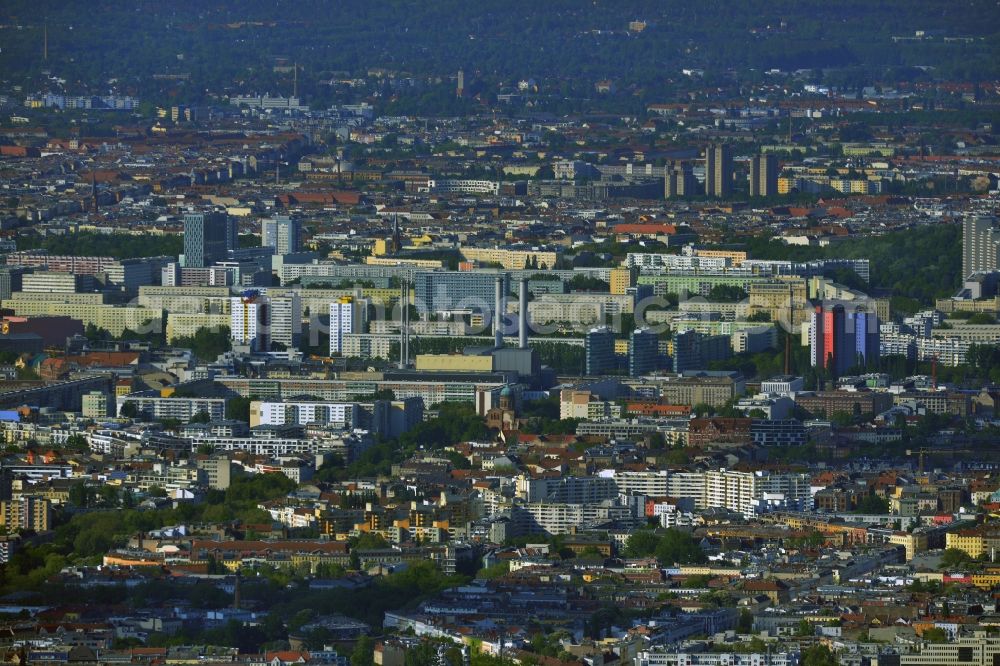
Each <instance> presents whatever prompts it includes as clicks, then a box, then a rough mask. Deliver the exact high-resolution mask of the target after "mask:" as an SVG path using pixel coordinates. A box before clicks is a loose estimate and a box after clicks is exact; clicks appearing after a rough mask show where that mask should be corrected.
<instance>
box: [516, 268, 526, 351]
mask: <svg viewBox="0 0 1000 666" xmlns="http://www.w3.org/2000/svg"><path fill="white" fill-rule="evenodd" d="M517 295H518V303H517V346H518V347H520V348H521V349H527V348H528V279H527V278H521V284H520V289H519V290H518V293H517Z"/></svg>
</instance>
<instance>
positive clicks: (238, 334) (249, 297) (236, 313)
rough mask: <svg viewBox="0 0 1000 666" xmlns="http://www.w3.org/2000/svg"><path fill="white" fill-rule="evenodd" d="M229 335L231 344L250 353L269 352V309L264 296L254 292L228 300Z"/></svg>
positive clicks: (247, 292)
mask: <svg viewBox="0 0 1000 666" xmlns="http://www.w3.org/2000/svg"><path fill="white" fill-rule="evenodd" d="M229 309H230V334H231V336H232V339H233V342H235V343H237V344H241V345H248V346H249V347H250V349H251V350H252V351H255V352H268V351H270V350H271V339H270V331H271V309H270V303H269V302H268V299H267V297H266V296H264V295H263V294H261V293H260V292H257V291H254V290H248V291H245V292H243V294H242V295H240V296H234V297H233V298H232V299H231V300H230V306H229Z"/></svg>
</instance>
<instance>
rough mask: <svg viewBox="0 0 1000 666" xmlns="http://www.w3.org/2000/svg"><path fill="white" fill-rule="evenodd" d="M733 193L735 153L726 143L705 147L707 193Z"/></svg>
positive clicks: (726, 195) (725, 195)
mask: <svg viewBox="0 0 1000 666" xmlns="http://www.w3.org/2000/svg"><path fill="white" fill-rule="evenodd" d="M732 193H733V153H732V150H731V149H730V148H729V146H728V145H726V144H724V143H720V144H713V145H711V146H708V147H707V148H705V194H707V195H708V196H710V197H728V196H729V195H731V194H732Z"/></svg>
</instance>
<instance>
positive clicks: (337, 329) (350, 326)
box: [330, 296, 367, 356]
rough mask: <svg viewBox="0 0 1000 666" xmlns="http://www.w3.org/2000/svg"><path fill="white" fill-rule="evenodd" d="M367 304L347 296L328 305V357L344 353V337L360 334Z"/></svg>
mask: <svg viewBox="0 0 1000 666" xmlns="http://www.w3.org/2000/svg"><path fill="white" fill-rule="evenodd" d="M366 309H367V303H366V302H365V301H364V300H360V299H359V300H355V299H354V298H351V297H349V296H347V297H344V298H341V299H340V300H339V301H337V302H336V303H330V356H333V355H334V354H343V353H344V336H345V335H347V334H348V333H360V332H361V331H362V327H363V326H364V317H365V310H366Z"/></svg>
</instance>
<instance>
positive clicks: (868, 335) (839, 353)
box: [809, 305, 879, 375]
mask: <svg viewBox="0 0 1000 666" xmlns="http://www.w3.org/2000/svg"><path fill="white" fill-rule="evenodd" d="M878 358H879V322H878V316H877V315H876V314H874V313H871V312H866V311H864V310H848V309H846V308H845V307H844V306H843V305H834V306H832V307H824V306H816V309H815V311H814V312H813V314H812V320H811V322H810V326H809V360H810V363H811V364H812V366H813V367H818V368H824V369H826V370H828V371H829V372H831V373H833V374H834V375H842V374H844V373H845V372H847V371H848V369H849V368H851V367H853V366H855V365H859V366H869V365H872V364H873V363H877V362H878Z"/></svg>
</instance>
